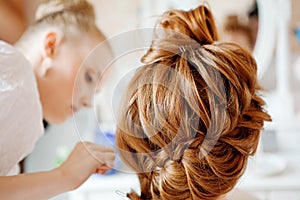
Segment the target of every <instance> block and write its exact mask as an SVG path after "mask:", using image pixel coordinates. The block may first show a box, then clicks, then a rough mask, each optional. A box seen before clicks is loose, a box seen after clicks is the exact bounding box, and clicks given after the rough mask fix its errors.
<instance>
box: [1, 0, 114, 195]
mask: <svg viewBox="0 0 300 200" xmlns="http://www.w3.org/2000/svg"><path fill="white" fill-rule="evenodd" d="M104 40H105V37H104V35H103V34H102V32H101V31H100V30H99V29H98V27H97V26H96V23H95V13H94V9H93V6H92V5H91V4H90V3H88V2H87V1H86V0H47V1H43V2H42V3H41V4H40V6H39V7H38V9H37V12H36V20H35V22H33V24H31V25H30V26H29V27H28V29H27V30H26V31H25V33H24V34H23V35H22V37H21V38H20V40H19V41H17V43H16V45H15V46H11V45H9V44H7V43H5V42H3V41H0V104H1V108H0V199H9V200H14V199H18V200H19V199H34V200H36V199H49V198H52V197H54V196H56V195H58V194H61V193H65V192H68V191H70V190H73V189H76V188H78V187H79V186H80V185H81V184H83V183H84V182H85V181H86V180H87V179H88V178H89V177H90V176H91V175H92V174H93V173H100V174H104V173H105V172H107V171H108V170H110V169H111V168H112V165H113V162H114V149H113V148H111V147H105V146H99V145H97V144H94V143H91V142H83V141H82V142H78V143H77V144H76V145H75V147H74V149H73V151H72V152H71V153H70V155H69V157H68V158H67V159H66V160H65V161H64V162H63V163H62V164H61V165H60V166H58V167H56V168H53V169H51V170H48V171H44V172H35V173H25V174H22V175H20V174H19V172H20V171H19V165H18V163H19V162H20V161H21V160H22V159H23V158H25V157H26V156H27V155H28V154H30V153H31V152H32V150H33V148H34V146H35V144H36V142H37V141H38V140H39V139H40V138H41V137H42V135H43V132H44V128H43V119H44V120H45V121H47V122H49V123H50V124H59V123H63V122H65V121H66V120H67V119H68V118H69V117H71V116H72V115H73V114H74V113H75V112H77V111H78V110H80V109H82V108H84V107H90V106H91V100H92V97H93V95H94V93H95V91H96V89H97V87H96V86H97V84H98V80H99V78H100V75H102V74H103V72H104V71H105V69H104V67H105V63H106V62H107V61H108V60H109V59H110V58H111V57H110V56H111V51H110V48H109V45H108V44H107V43H103V41H104ZM99 43H101V45H100V46H101V47H102V48H100V50H101V51H100V50H99V48H98V47H99V46H98V44H99ZM102 44H103V45H102ZM96 46H97V51H96V52H97V53H99V52H100V53H101V54H100V55H99V57H97V60H96V61H95V62H94V61H92V60H91V59H88V61H89V62H88V63H86V62H84V63H83V61H84V60H86V59H87V58H90V57H88V55H89V54H90V52H91V51H92V50H94V49H95V47H96ZM98 50H99V51H98ZM82 63H83V64H82ZM106 64H107V63H106ZM66 134H69V133H66Z"/></svg>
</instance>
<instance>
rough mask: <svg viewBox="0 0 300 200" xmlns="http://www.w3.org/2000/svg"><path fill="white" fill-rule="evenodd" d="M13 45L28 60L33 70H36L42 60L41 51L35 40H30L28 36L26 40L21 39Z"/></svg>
mask: <svg viewBox="0 0 300 200" xmlns="http://www.w3.org/2000/svg"><path fill="white" fill-rule="evenodd" d="M15 47H16V48H17V49H18V50H19V51H20V52H21V53H22V54H23V55H24V56H25V58H26V59H27V60H28V61H29V63H30V64H31V66H32V68H33V70H34V71H36V69H37V67H38V66H39V65H40V64H41V62H42V56H41V52H40V51H39V49H40V48H39V47H38V45H37V42H34V41H32V40H30V39H29V38H27V39H26V42H23V40H22V39H21V40H19V41H18V42H17V43H16V44H15Z"/></svg>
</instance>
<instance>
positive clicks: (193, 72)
mask: <svg viewBox="0 0 300 200" xmlns="http://www.w3.org/2000/svg"><path fill="white" fill-rule="evenodd" d="M142 62H143V64H144V65H143V66H142V67H141V68H139V69H137V71H136V73H135V74H134V76H133V78H132V79H131V81H130V83H129V85H128V88H127V90H126V92H125V96H124V97H123V100H122V102H123V103H122V104H121V106H120V107H121V111H120V113H119V118H118V124H117V135H116V140H117V146H118V148H119V149H118V150H119V153H120V156H121V158H122V160H123V161H124V163H125V164H126V165H128V166H129V167H130V168H132V169H133V170H134V171H135V172H136V173H138V177H139V180H140V186H141V194H140V195H137V193H135V192H132V193H130V194H128V197H129V198H130V199H156V200H158V199H162V200H167V199H168V200H176V199H178V200H182V199H201V200H219V199H226V194H228V192H230V191H231V190H232V189H233V188H234V187H235V185H236V184H237V182H238V180H239V178H240V177H241V176H242V175H243V173H244V171H245V168H246V165H247V160H248V157H249V156H252V155H254V154H255V152H256V149H257V146H258V142H259V137H260V132H261V130H262V128H263V126H264V122H265V121H270V120H271V118H270V116H269V115H268V114H267V113H266V112H265V111H264V109H263V106H264V101H263V99H262V98H261V97H260V96H259V91H260V90H261V87H260V86H259V84H258V82H257V75H256V73H257V66H256V62H255V60H254V58H253V57H252V56H251V54H250V53H249V52H248V51H247V50H245V49H244V48H242V47H241V46H239V45H237V44H234V43H221V42H218V34H217V30H216V26H215V24H214V18H213V15H212V13H211V11H210V10H209V9H208V8H207V7H206V6H204V5H201V6H199V7H197V8H195V9H193V10H190V11H181V10H171V11H168V12H166V13H165V14H164V15H163V16H162V18H161V20H160V21H159V23H158V26H157V28H156V31H155V36H154V38H153V41H152V44H151V46H150V49H149V50H148V52H147V53H146V54H145V55H144V56H143V58H142Z"/></svg>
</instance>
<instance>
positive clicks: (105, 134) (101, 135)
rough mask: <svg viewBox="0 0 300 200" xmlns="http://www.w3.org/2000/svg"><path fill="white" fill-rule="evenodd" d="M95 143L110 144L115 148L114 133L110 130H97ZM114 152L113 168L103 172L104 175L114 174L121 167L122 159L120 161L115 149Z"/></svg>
mask: <svg viewBox="0 0 300 200" xmlns="http://www.w3.org/2000/svg"><path fill="white" fill-rule="evenodd" d="M95 143H96V144H99V145H103V146H111V147H114V148H115V147H116V143H115V133H112V132H111V131H105V130H103V131H101V130H97V131H96V137H95ZM115 154H116V158H115V162H114V169H112V170H110V171H108V172H107V173H105V174H104V175H105V176H106V175H112V174H115V173H116V172H117V171H118V169H120V168H121V167H122V161H121V159H120V157H119V155H118V153H117V151H115Z"/></svg>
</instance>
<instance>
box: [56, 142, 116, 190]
mask: <svg viewBox="0 0 300 200" xmlns="http://www.w3.org/2000/svg"><path fill="white" fill-rule="evenodd" d="M114 159H115V154H114V149H113V148H111V147H104V146H99V145H96V144H94V143H91V142H79V143H77V145H76V146H75V148H74V150H73V151H72V152H71V154H70V155H69V157H68V158H67V160H66V161H65V162H64V163H63V164H62V165H61V166H60V167H58V168H57V170H59V171H60V173H61V174H62V176H64V177H65V180H66V184H68V186H69V187H70V190H72V189H76V188H78V187H79V186H80V185H81V184H83V183H84V182H85V181H86V180H87V179H88V178H89V177H90V176H91V175H92V174H93V173H101V174H104V173H105V172H107V171H108V170H110V169H111V168H112V167H113V164H114Z"/></svg>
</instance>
